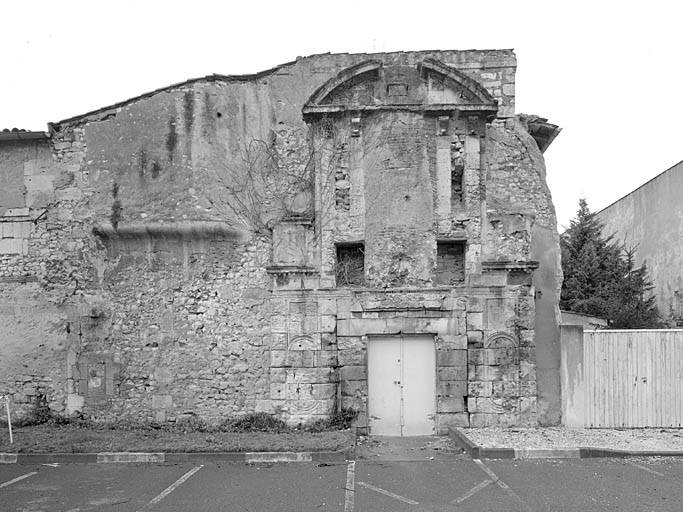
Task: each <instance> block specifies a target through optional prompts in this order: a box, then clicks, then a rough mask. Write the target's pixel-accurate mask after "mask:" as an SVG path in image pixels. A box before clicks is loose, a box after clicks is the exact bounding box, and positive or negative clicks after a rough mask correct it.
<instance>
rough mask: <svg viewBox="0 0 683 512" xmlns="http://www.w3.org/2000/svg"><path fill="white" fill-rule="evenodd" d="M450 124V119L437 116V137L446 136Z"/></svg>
mask: <svg viewBox="0 0 683 512" xmlns="http://www.w3.org/2000/svg"><path fill="white" fill-rule="evenodd" d="M450 122H451V118H450V117H448V116H439V129H438V134H439V135H442V136H443V135H448V132H449V131H450V126H449V125H450Z"/></svg>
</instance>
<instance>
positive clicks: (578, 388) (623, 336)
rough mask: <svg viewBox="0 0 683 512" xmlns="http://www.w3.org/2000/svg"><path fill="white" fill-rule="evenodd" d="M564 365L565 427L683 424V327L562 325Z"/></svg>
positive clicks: (563, 409)
mask: <svg viewBox="0 0 683 512" xmlns="http://www.w3.org/2000/svg"><path fill="white" fill-rule="evenodd" d="M560 365H561V367H560V379H561V388H562V422H563V424H564V425H566V426H571V427H681V426H683V329H671V330H669V329H661V330H660V329H657V330H614V331H583V330H582V328H581V327H580V326H563V327H562V337H561V359H560Z"/></svg>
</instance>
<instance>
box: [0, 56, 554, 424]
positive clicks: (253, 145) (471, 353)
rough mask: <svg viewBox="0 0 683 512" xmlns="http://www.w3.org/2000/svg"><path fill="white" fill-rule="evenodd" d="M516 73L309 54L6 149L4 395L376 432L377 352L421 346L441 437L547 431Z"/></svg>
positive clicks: (547, 326) (546, 283)
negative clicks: (388, 345)
mask: <svg viewBox="0 0 683 512" xmlns="http://www.w3.org/2000/svg"><path fill="white" fill-rule="evenodd" d="M515 66H516V60H515V57H514V55H513V53H512V52H511V51H507V50H500V51H463V52H459V51H443V52H406V53H390V54H373V55H367V54H359V55H349V54H338V55H318V56H312V57H307V58H302V59H298V60H297V61H296V62H292V63H289V64H284V65H282V66H279V67H277V68H275V69H273V70H270V71H266V72H263V73H259V74H257V75H251V76H240V77H229V76H217V75H214V76H211V77H207V78H204V79H198V80H192V81H188V82H186V83H183V84H179V85H176V86H171V87H168V88H166V89H162V90H159V91H155V92H153V93H149V94H146V95H144V96H141V97H139V98H134V99H131V100H129V101H126V102H124V103H122V104H119V105H114V106H111V107H106V108H103V109H101V110H98V111H96V112H92V113H89V114H84V115H81V116H78V117H75V118H72V119H68V120H64V121H61V122H59V123H55V124H51V125H50V131H49V133H48V134H46V135H45V137H42V138H41V137H39V136H37V138H35V139H31V140H27V139H26V138H24V139H19V138H14V139H12V140H9V141H1V140H0V176H2V178H3V180H5V179H6V180H7V182H8V183H11V184H12V186H11V187H8V188H6V190H5V191H3V192H2V193H1V194H2V195H0V201H2V202H0V227H1V229H2V231H1V233H2V238H1V239H0V244H1V245H0V283H1V289H0V308H2V323H1V324H0V339H1V341H0V343H1V345H0V355H2V358H0V361H1V362H0V373H1V374H2V382H1V383H0V386H1V389H0V391H2V392H8V393H9V394H10V395H11V396H12V397H13V401H14V403H15V404H16V406H17V414H21V412H22V411H26V410H28V408H29V407H30V404H31V402H32V401H33V400H34V399H35V397H36V396H38V395H40V394H44V395H45V396H46V397H47V399H48V401H49V404H50V407H51V408H53V409H54V410H55V411H56V412H58V413H64V414H69V413H73V412H74V411H82V412H83V413H84V414H87V415H89V416H92V417H94V418H96V419H101V420H114V419H121V418H135V419H143V420H149V421H172V420H175V419H178V418H180V417H182V416H183V415H188V414H196V415H198V416H199V417H201V418H203V419H205V420H207V421H210V422H218V421H221V420H222V419H224V418H226V417H234V416H238V415H241V414H245V413H249V412H255V411H265V412H270V413H273V414H277V415H280V416H281V417H283V418H284V419H286V420H287V421H289V422H290V423H298V422H305V421H310V420H313V419H317V418H321V417H325V416H328V415H330V414H332V413H334V412H335V411H337V410H339V409H341V408H353V409H354V410H356V411H357V412H358V413H359V415H358V417H357V420H356V422H357V425H358V427H360V428H361V429H368V427H369V428H370V430H371V431H372V427H373V417H372V413H373V406H374V405H373V398H372V391H371V390H369V389H368V371H381V369H378V368H375V369H374V370H373V369H372V368H371V369H370V370H369V369H368V364H367V349H368V345H369V344H371V343H375V342H376V340H377V339H379V338H377V337H378V336H386V335H389V336H408V337H409V336H415V335H422V336H427V337H428V338H429V339H430V340H432V343H433V350H434V351H435V356H434V360H435V367H434V368H426V369H425V371H426V373H425V375H432V374H433V375H434V377H433V378H434V379H435V392H434V396H430V397H427V399H428V400H432V401H433V405H434V413H433V414H431V415H430V418H428V421H431V424H432V427H431V428H432V429H433V430H434V431H437V432H444V431H445V430H446V429H447V427H448V426H449V425H458V426H469V425H471V426H481V425H530V424H536V423H538V422H540V423H557V422H558V421H559V377H558V374H557V368H558V364H559V355H558V354H559V352H558V349H557V344H558V317H559V310H558V308H557V302H558V292H559V286H560V282H561V276H560V271H559V250H558V236H557V229H556V220H555V214H554V209H553V205H552V201H551V198H550V193H549V191H548V188H547V185H546V182H545V168H544V163H543V157H542V154H541V150H540V149H539V147H542V148H543V149H545V146H546V145H547V144H545V143H544V141H545V142H547V137H546V138H545V139H544V138H543V134H542V133H541V131H542V130H539V129H538V126H541V127H542V128H543V129H544V130H546V131H547V130H548V127H549V126H550V127H552V125H548V124H547V123H543V122H542V121H543V120H542V121H541V122H539V121H538V119H537V118H534V120H533V123H531V122H529V118H525V117H520V116H515V113H514V93H515V88H514V73H515ZM539 123H540V124H539ZM532 124H533V126H532ZM551 132H552V129H551ZM383 339H385V338H383ZM430 372H431V373H430ZM430 378H431V377H430Z"/></svg>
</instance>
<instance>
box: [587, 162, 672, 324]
mask: <svg viewBox="0 0 683 512" xmlns="http://www.w3.org/2000/svg"><path fill="white" fill-rule="evenodd" d="M681 194H683V162H679V163H678V164H676V165H674V166H673V167H671V168H670V169H668V170H666V171H665V172H663V173H662V174H660V175H659V176H657V177H655V178H653V179H652V180H650V181H648V182H647V183H645V184H644V185H642V186H640V187H639V188H637V189H636V190H634V191H633V192H631V193H630V194H629V195H627V196H625V197H623V198H621V199H619V200H618V201H617V202H615V203H613V204H611V205H610V206H608V207H607V208H605V209H604V210H601V211H600V212H598V213H597V218H598V219H599V220H600V221H601V222H602V223H604V224H605V229H604V233H605V234H615V238H616V239H618V240H621V241H623V242H624V243H625V244H626V246H627V247H632V246H635V247H636V264H637V265H640V264H642V263H643V262H647V266H648V270H649V272H650V277H651V278H652V282H653V284H654V286H655V289H654V293H655V295H656V297H657V307H658V308H659V312H660V314H661V315H662V317H663V318H665V319H667V320H670V321H671V322H672V323H675V322H683V311H681V309H683V304H681V302H683V203H682V202H681V199H680V198H681ZM676 293H678V294H679V297H680V298H678V299H676ZM676 309H677V310H678V311H676Z"/></svg>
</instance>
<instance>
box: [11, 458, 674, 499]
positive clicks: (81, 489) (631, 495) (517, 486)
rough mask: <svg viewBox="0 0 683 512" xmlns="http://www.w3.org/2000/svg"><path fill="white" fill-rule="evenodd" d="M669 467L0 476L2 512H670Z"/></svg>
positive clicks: (402, 465)
mask: <svg viewBox="0 0 683 512" xmlns="http://www.w3.org/2000/svg"><path fill="white" fill-rule="evenodd" d="M681 483H683V463H682V461H680V460H678V459H674V458H661V459H656V458H649V459H564V460H533V461H513V460H506V461H502V460H501V461H491V460H487V461H473V460H470V459H468V458H466V457H465V456H463V455H454V454H450V455H448V454H445V455H444V456H441V457H436V458H434V459H433V460H408V461H401V460H357V461H349V462H346V463H344V462H342V463H334V464H332V463H331V464H325V463H292V464H254V465H251V464H244V463H227V462H226V463H215V462H212V463H206V464H197V463H182V464H51V465H44V464H36V465H24V464H7V465H0V510H2V511H6V512H9V511H22V512H34V511H69V512H85V511H117V512H118V511H120V512H123V511H131V512H136V511H198V512H199V511H207V512H208V511H251V512H255V511H278V512H287V511H292V512H294V511H297V512H300V511H328V510H329V511H339V512H352V511H362V512H384V511H386V512H389V511H391V512H401V511H411V512H416V511H434V512H436V511H505V512H515V511H524V512H528V511H577V510H581V511H585V510H589V511H592V510H596V511H680V510H682V509H683V506H682V505H681V503H682V502H683V485H681Z"/></svg>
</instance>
